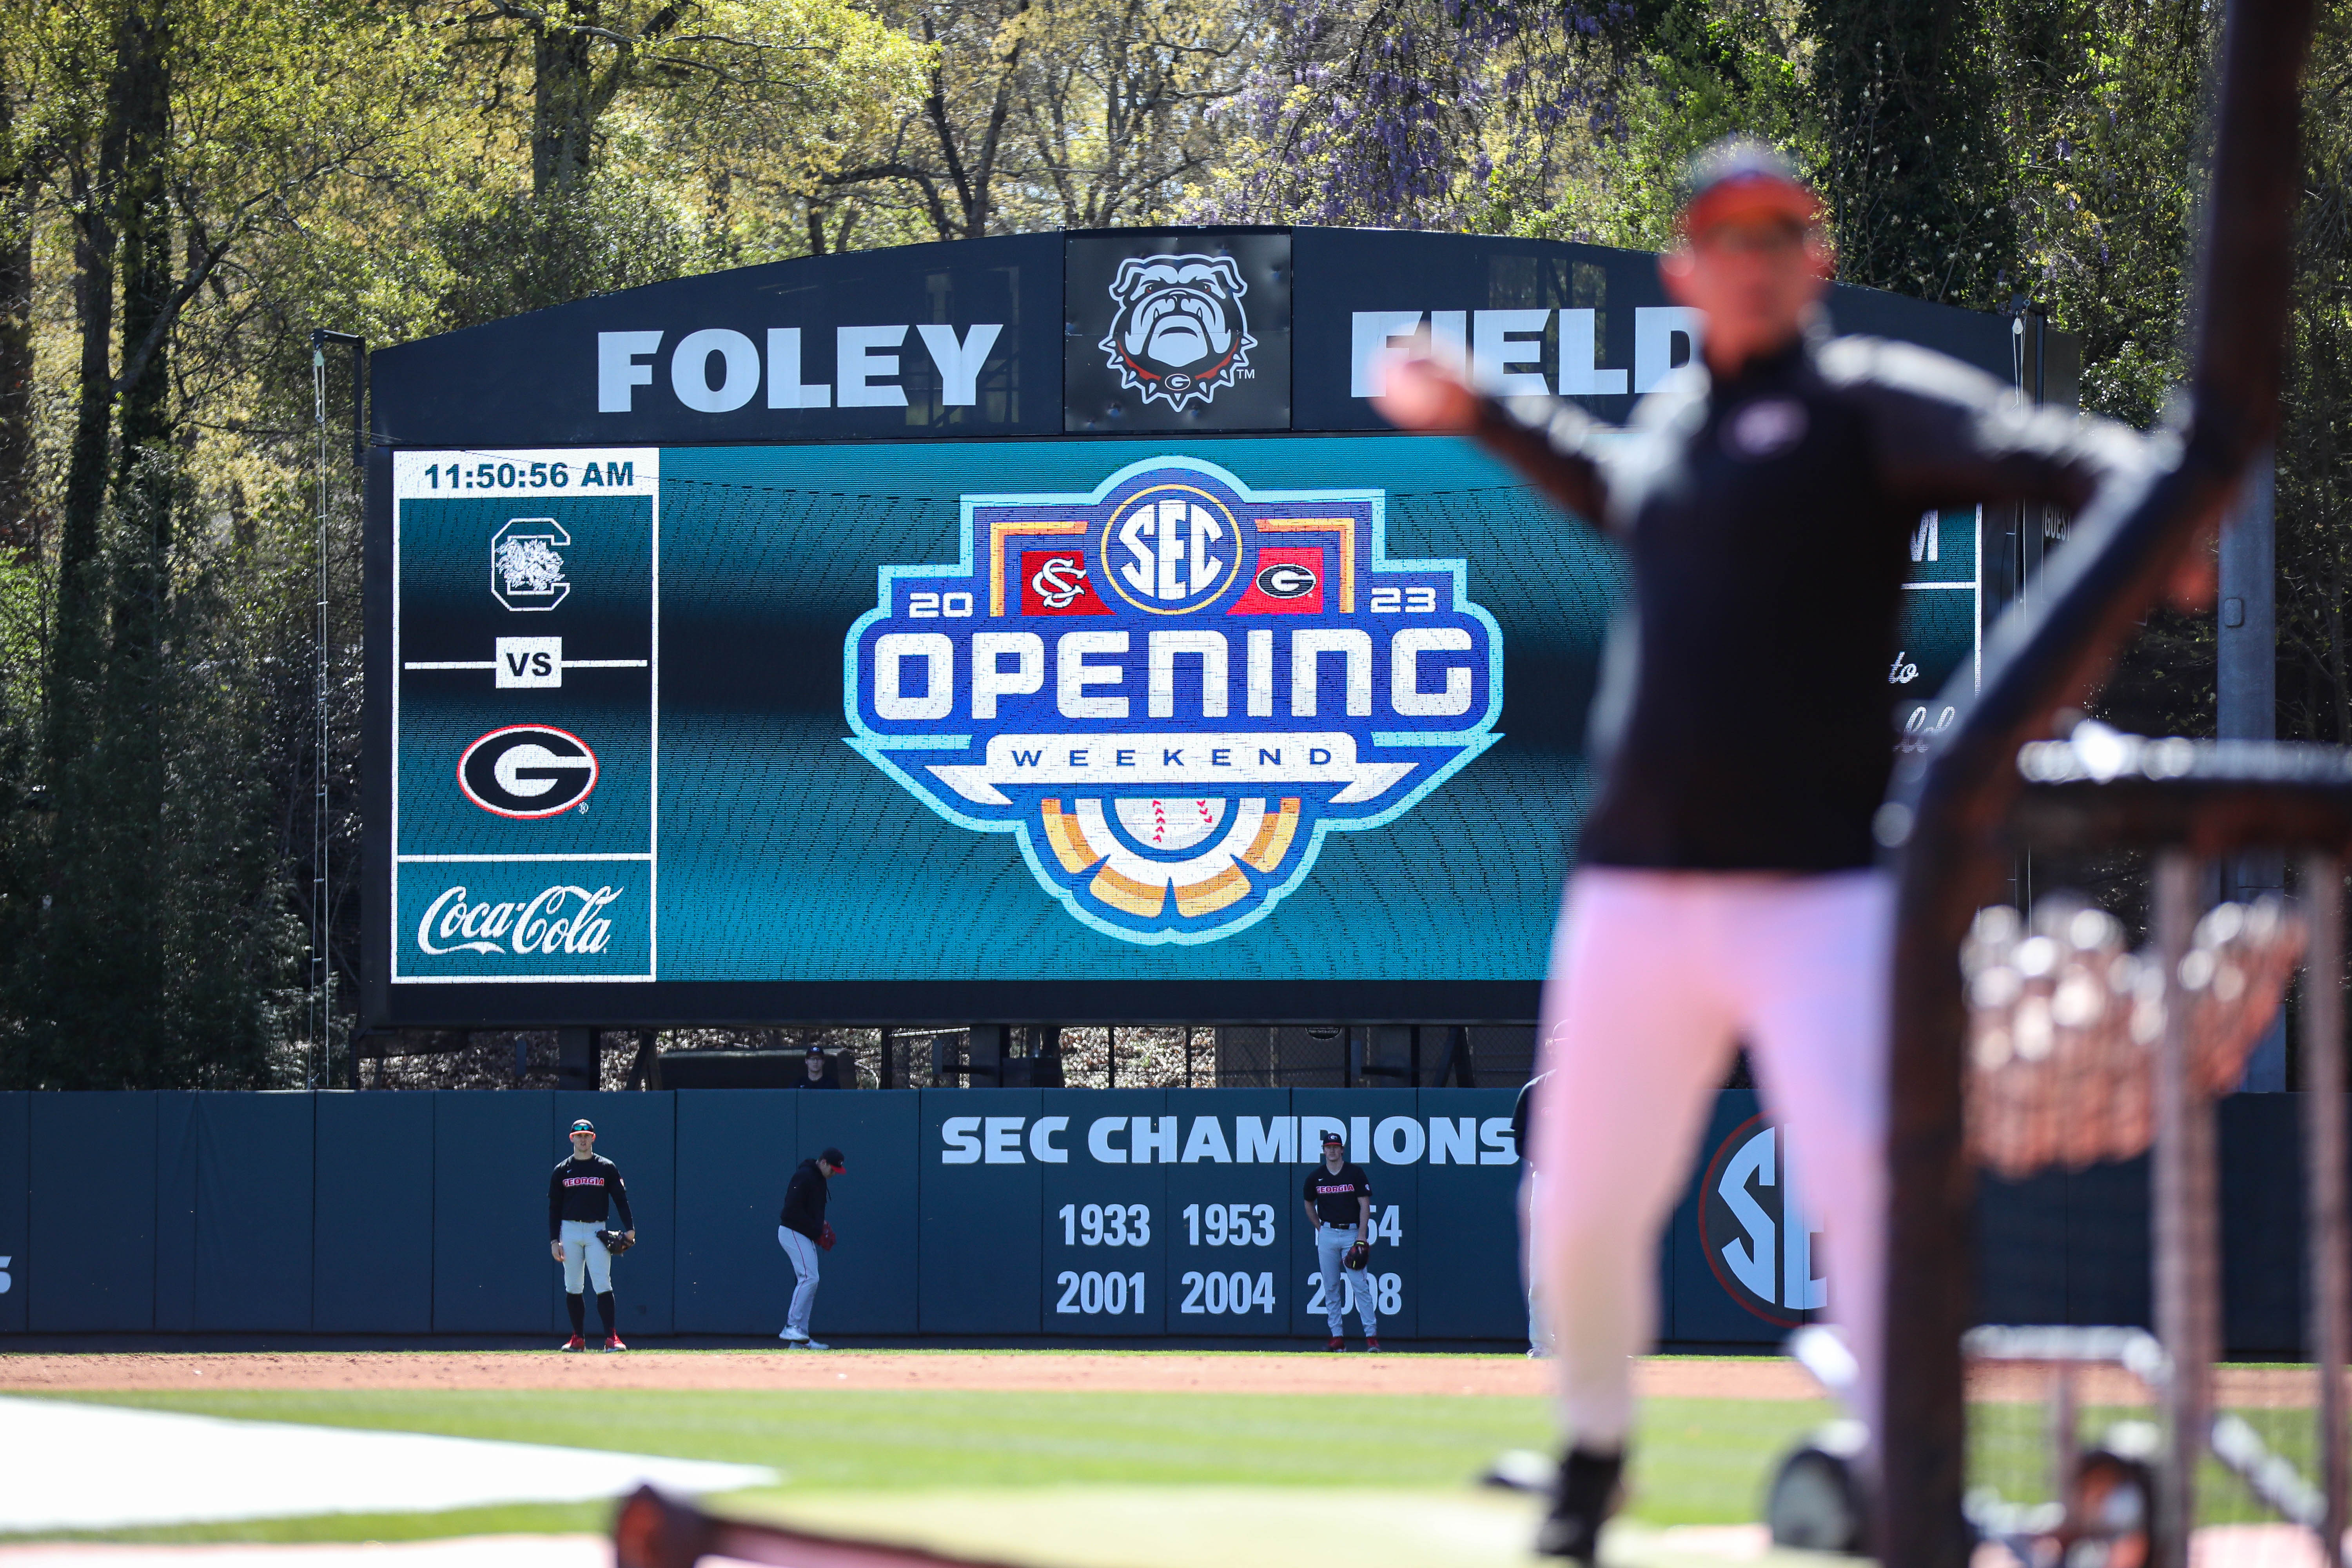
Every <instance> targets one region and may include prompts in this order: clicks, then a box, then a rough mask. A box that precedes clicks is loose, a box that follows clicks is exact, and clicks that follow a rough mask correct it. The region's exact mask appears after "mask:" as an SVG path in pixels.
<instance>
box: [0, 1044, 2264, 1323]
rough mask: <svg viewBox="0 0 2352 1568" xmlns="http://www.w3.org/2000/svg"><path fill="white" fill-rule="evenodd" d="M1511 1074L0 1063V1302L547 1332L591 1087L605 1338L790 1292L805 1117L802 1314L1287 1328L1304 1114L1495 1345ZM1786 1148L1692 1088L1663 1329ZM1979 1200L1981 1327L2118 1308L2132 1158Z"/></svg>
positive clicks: (2230, 1131)
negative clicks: (79, 1085) (479, 1084)
mask: <svg viewBox="0 0 2352 1568" xmlns="http://www.w3.org/2000/svg"><path fill="white" fill-rule="evenodd" d="M1513 1098H1514V1091H1512V1090H1509V1089H1113V1090H1095V1089H903V1090H895V1091H860V1092H843V1093H833V1094H804V1093H799V1092H795V1091H792V1090H761V1089H736V1090H699V1091H698V1090H684V1091H677V1092H671V1093H638V1094H588V1093H547V1092H520V1091H503V1092H436V1093H415V1094H410V1093H380V1094H379V1093H362V1094H353V1093H325V1094H308V1093H286V1094H230V1093H219V1094H214V1093H114V1094H23V1093H9V1094H0V1331H14V1332H24V1331H32V1332H46V1333H90V1332H110V1331H161V1332H181V1331H193V1332H229V1331H235V1332H270V1333H306V1332H307V1333H320V1334H362V1333H365V1334H432V1333H447V1334H533V1333H537V1334H547V1333H554V1332H557V1331H559V1330H560V1329H562V1326H563V1322H564V1314H563V1309H562V1300H561V1296H560V1289H561V1285H560V1280H559V1270H558V1268H557V1267H556V1266H555V1265H554V1263H553V1262H552V1261H551V1259H550V1258H549V1256H548V1251H547V1242H546V1209H545V1194H546V1187H547V1178H548V1173H549V1171H550V1169H551V1167H552V1166H553V1164H554V1163H555V1162H556V1160H558V1159H559V1158H561V1157H562V1154H563V1153H564V1150H565V1145H564V1142H563V1129H564V1128H565V1127H566V1126H567V1125H568V1124H569V1123H570V1121H572V1118H574V1117H576V1116H589V1117H592V1118H593V1119H594V1120H595V1121H596V1124H597V1127H598V1130H599V1138H598V1149H599V1151H600V1152H604V1153H605V1154H607V1155H610V1156H611V1157H612V1158H613V1159H614V1161H615V1162H616V1163H618V1164H619V1165H620V1167H621V1170H622V1173H623V1174H624V1176H625V1178H626V1180H627V1182H628V1185H629V1191H630V1194H631V1197H632V1201H633V1204H634V1206H635V1216H636V1222H637V1226H638V1231H639V1236H640V1241H639V1244H638V1246H637V1247H636V1248H635V1250H634V1251H632V1252H631V1253H630V1254H629V1255H628V1257H627V1258H624V1259H622V1260H621V1261H620V1263H619V1264H618V1265H617V1266H616V1278H617V1289H618V1295H619V1300H620V1302H621V1308H622V1314H623V1322H624V1325H625V1328H626V1329H627V1330H628V1331H631V1332H633V1333H637V1334H646V1335H656V1336H658V1335H664V1334H671V1333H677V1334H704V1335H730V1334H750V1335H765V1334H770V1333H772V1332H773V1331H774V1330H775V1328H776V1326H777V1325H778V1324H779V1323H780V1322H781V1321H782V1314H783V1310H784V1304H785V1301H786V1300H787V1298H788V1296H789V1294H790V1290H791V1275H790V1271H789V1269H788V1268H786V1266H785V1263H784V1259H783V1256H782V1251H781V1249H780V1248H779V1247H778V1246H777V1244H776V1240H775V1215H776V1210H777V1208H778V1206H779V1205H780V1203H781V1201H782V1193H783V1187H784V1183H785V1181H786V1179H787V1177H788V1176H789V1174H790V1173H791V1170H792V1168H793V1164H794V1163H797V1162H798V1160H799V1159H800V1158H802V1157H803V1155H804V1154H807V1153H810V1152H814V1151H815V1150H817V1149H820V1148H822V1147H824V1146H825V1145H827V1144H834V1145H837V1146H838V1147H840V1148H841V1149H842V1150H843V1151H844V1152H845V1154H846V1155H847V1158H848V1163H849V1171H848V1173H847V1175H846V1176H845V1177H844V1178H843V1179H841V1180H840V1181H838V1182H837V1183H835V1186H834V1195H833V1210H832V1215H833V1219H834V1223H835V1228H836V1229H837V1230H838V1231H839V1232H840V1235H841V1237H842V1240H841V1245H840V1246H839V1247H838V1248H837V1249H836V1250H835V1251H834V1252H833V1253H831V1254H829V1255H828V1256H827V1258H826V1259H825V1264H824V1270H825V1272H824V1287H823V1289H822V1290H821V1292H820V1294H819V1297H818V1304H817V1310H816V1327H817V1330H818V1331H819V1332H820V1333H835V1334H840V1335H843V1336H845V1337H853V1338H854V1337H856V1336H858V1335H867V1334H871V1335H890V1336H909V1335H922V1334H938V1335H942V1336H953V1337H957V1338H985V1337H996V1336H1016V1337H1017V1336H1035V1335H1045V1336H1051V1337H1055V1338H1074V1337H1082V1336H1103V1337H1118V1338H1127V1339H1136V1340H1152V1339H1158V1338H1163V1337H1181V1338H1186V1339H1192V1338H1199V1337H1208V1336H1231V1337H1247V1338H1254V1339H1262V1338H1265V1337H1268V1336H1282V1335H1294V1336H1298V1337H1301V1338H1302V1339H1314V1338H1319V1337H1320V1336H1321V1334H1322V1333H1323V1328H1322V1317H1321V1314H1320V1312H1319V1310H1312V1309H1313V1307H1314V1294H1315V1288H1316V1287H1315V1282H1314V1281H1313V1279H1311V1276H1313V1275H1314V1273H1315V1270H1316V1265H1315V1258H1314V1254H1313V1250H1312V1247H1311V1245H1310V1243H1309V1240H1308V1238H1307V1236H1306V1234H1305V1232H1306V1227H1305V1225H1304V1223H1303V1215H1302V1214H1301V1211H1300V1207H1299V1202H1298V1186H1299V1183H1300V1180H1301V1178H1302V1176H1303V1174H1304V1172H1305V1168H1306V1164H1307V1158H1302V1157H1301V1156H1302V1152H1303V1153H1304V1154H1305V1155H1306V1156H1307V1157H1311V1156H1312V1154H1313V1152H1314V1150H1315V1148H1316V1145H1317V1141H1318V1138H1319V1135H1320V1131H1321V1129H1322V1128H1323V1127H1324V1126H1326V1125H1329V1126H1334V1127H1336V1128H1338V1129H1339V1131H1341V1133H1342V1134H1343V1135H1344V1136H1346V1137H1347V1138H1348V1139H1349V1142H1350V1147H1351V1152H1353V1153H1354V1155H1355V1157H1356V1158H1357V1160H1358V1161H1359V1162H1360V1163H1362V1164H1363V1165H1364V1166H1365V1167H1366V1169H1367V1170H1368V1171H1369V1172H1370V1174H1371V1177H1372V1181H1373V1184H1374V1188H1375V1191H1376V1193H1377V1194H1378V1197H1379V1200H1380V1204H1381V1208H1382V1210H1383V1212H1382V1213H1381V1215H1380V1217H1379V1224H1380V1226H1381V1232H1382V1240H1381V1246H1380V1247H1379V1249H1378V1251H1377V1252H1376V1255H1375V1268H1374V1272H1375V1274H1376V1275H1378V1276H1380V1277H1381V1278H1380V1279H1379V1288H1380V1289H1381V1292H1382V1295H1383V1297H1384V1298H1385V1300H1384V1301H1383V1303H1382V1304H1383V1307H1384V1309H1385V1310H1383V1312H1382V1325H1381V1328H1382V1336H1383V1338H1394V1339H1396V1340H1398V1341H1410V1340H1415V1339H1422V1340H1433V1341H1445V1342H1466V1341H1489V1342H1502V1343H1510V1342H1517V1340H1518V1338H1519V1336H1520V1335H1521V1334H1522V1333H1523V1331H1524V1321H1525V1320H1524V1316H1523V1311H1522V1308H1521V1304H1520V1300H1519V1295H1518V1285H1517V1222H1516V1219H1515V1211H1514V1193H1515V1189H1516V1186H1517V1180H1518V1176H1519V1168H1518V1165H1517V1152H1516V1151H1515V1150H1514V1149H1513V1147H1512V1145H1511V1139H1510V1131H1509V1117H1510V1113H1511V1108H1512V1101H1513ZM2295 1106H2296V1101H2295V1097H2294V1096H2290V1095H2259V1096H2240V1097H2237V1098H2234V1099H2232V1100H2226V1101H2224V1102H2223V1104H2222V1106H2221V1115H2222V1131H2223V1137H2222V1150H2223V1161H2222V1186H2223V1200H2224V1205H2225V1212H2226V1214H2227V1215H2228V1216H2229V1217H2228V1219H2227V1222H2226V1223H2225V1225H2224V1226H2223V1236H2224V1250H2225V1255H2226V1268H2227V1278H2226V1280H2225V1295H2226V1316H2227V1333H2228V1339H2229V1342H2230V1344H2231V1347H2232V1348H2233V1349H2235V1350H2237V1351H2240V1352H2248V1353H2263V1352H2269V1353H2280V1352H2291V1351H2292V1350H2293V1349H2294V1345H2295V1342H2296V1339H2297V1329H2298V1323H2299V1318H2300V1310H2299V1306H2298V1303H2299V1301H2300V1300H2301V1292H2302V1285H2301V1279H2302V1274H2301V1268H2300V1265H2299V1262H2298V1256H2297V1236H2298V1227H2299V1226H2300V1224H2301V1219H2300V1215H2301V1205H2300V1202H2299V1183H2298V1180H2297V1177H2296V1169H2297V1166H2296V1160H2297V1157H2298V1156H2297V1138H2296V1129H2297V1126H2298V1121H2297V1118H2296V1110H2295ZM1782 1152H1783V1151H1781V1150H1780V1148H1779V1146H1778V1144H1777V1140H1776V1135H1775V1133H1774V1131H1773V1130H1772V1129H1770V1128H1769V1126H1768V1125H1766V1124H1764V1123H1763V1122H1761V1121H1760V1120H1759V1118H1758V1117H1757V1107H1756V1102H1755V1098H1754V1096H1753V1095H1752V1094H1749V1093H1748V1092H1746V1091H1741V1090H1733V1091H1727V1092H1726V1093H1725V1094H1724V1095H1723V1096H1721V1098H1720V1100H1718V1103H1717V1107H1716V1110H1715V1113H1714V1116H1713V1119H1712V1121H1711V1124H1710V1126H1709V1129H1708V1133H1707V1137H1706V1141H1705V1142H1704V1144H1703V1145H1702V1148H1701V1149H1700V1150H1699V1151H1698V1154H1699V1160H1698V1162H1697V1164H1696V1170H1695V1173H1694V1179H1693V1183H1692V1185H1691V1187H1690V1189H1689V1190H1688V1191H1687V1192H1686V1193H1685V1197H1684V1199H1683V1201H1682V1203H1681V1204H1680V1205H1678V1206H1677V1208H1676V1210H1675V1217H1674V1221H1673V1225H1672V1227H1671V1231H1670V1234H1669V1236H1668V1237H1667V1240H1666V1243H1665V1246H1664V1248H1663V1249H1662V1254H1661V1258H1660V1263H1659V1267H1660V1279H1661V1286H1662V1290H1661V1300H1662V1302H1663V1303H1664V1322H1663V1324H1662V1337H1663V1338H1664V1340H1665V1341H1666V1342H1668V1343H1669V1344H1674V1343H1684V1344H1726V1343H1758V1344H1765V1343H1770V1342H1774V1341H1777V1340H1778V1339H1779V1338H1780V1337H1781V1336H1782V1335H1783V1334H1784V1333H1785V1332H1786V1331H1787V1325H1788V1324H1789V1323H1790V1322H1793V1321H1801V1319H1803V1318H1804V1317H1806V1316H1809V1315H1811V1309H1812V1307H1813V1306H1814V1305H1816V1304H1817V1303H1818V1301H1819V1300H1820V1299H1821V1298H1822V1292H1823V1289H1824V1286H1823V1282H1822V1280H1820V1279H1818V1278H1817V1277H1816V1273H1815V1270H1816V1269H1817V1268H1818V1263H1817V1261H1816V1243H1817V1240H1818V1237H1817V1236H1816V1235H1815V1234H1814V1233H1812V1232H1811V1226H1810V1224H1809V1223H1808V1222H1806V1221H1805V1220H1804V1219H1803V1218H1802V1215H1801V1209H1802V1205H1801V1204H1800V1205H1798V1208H1799V1216H1798V1222H1797V1223H1796V1224H1795V1225H1790V1223H1788V1222H1789V1218H1790V1211H1789V1207H1788V1205H1786V1204H1784V1203H1783V1202H1782V1201H1781V1194H1782V1193H1783V1192H1784V1190H1785V1188H1784V1185H1783V1184H1781V1183H1779V1182H1776V1180H1775V1179H1774V1178H1775V1175H1776V1173H1777V1172H1778V1167H1779V1166H1780V1164H1781V1163H1782V1162H1781V1161H1780V1159H1779V1158H1778V1156H1779V1155H1780V1153H1782ZM1799 1161H1800V1165H1801V1155H1800V1156H1799ZM1114 1211H1116V1213H1115V1214H1114ZM1982 1212H1983V1215H1984V1220H1985V1226H1984V1229H1985V1253H1986V1268H1985V1269H1984V1275H1985V1284H1984V1288H1983V1292H1982V1301H1983V1316H1984V1318H1985V1320H1986V1321H2001V1322H2029V1321H2031V1322H2077V1323H2114V1322H2124V1323H2145V1322H2146V1321H2147V1302H2148V1295H2147V1205H2146V1167H2145V1163H2141V1162H2134V1163H2127V1164H2123V1165H2117V1166H2110V1167H2100V1168H2098V1169H2095V1170H2093V1171H2091V1172H2087V1173H2082V1174H2078V1175H2073V1176H2053V1177H2046V1178H2041V1179H2037V1180H2035V1181H2032V1182H2028V1183H2020V1184H1990V1185H1989V1186H1988V1188H1987V1190H1986V1193H1985V1197H1984V1202H1983V1205H1982ZM1114 1276H1115V1277H1116V1278H1117V1279H1118V1284H1117V1285H1116V1286H1114V1285H1113V1284H1112V1283H1111V1280H1112V1279H1113V1277H1114ZM1353 1326H1354V1320H1353V1318H1352V1317H1351V1318H1350V1327H1351V1329H1352V1328H1353Z"/></svg>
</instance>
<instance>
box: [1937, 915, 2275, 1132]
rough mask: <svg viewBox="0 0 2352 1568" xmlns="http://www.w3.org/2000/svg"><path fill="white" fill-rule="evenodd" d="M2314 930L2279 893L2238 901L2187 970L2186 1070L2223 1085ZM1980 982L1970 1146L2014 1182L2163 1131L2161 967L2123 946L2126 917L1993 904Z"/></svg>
mask: <svg viewBox="0 0 2352 1568" xmlns="http://www.w3.org/2000/svg"><path fill="white" fill-rule="evenodd" d="M2304 940H2305V931H2304V927H2303V922H2302V921H2300V920H2299V919H2298V918H2296V917H2295V916H2294V914H2292V913H2291V912H2290V911H2288V910H2287V909H2286V908H2285V906H2284V904H2283V903H2282V902H2281V901H2280V900H2276V899H2269V898H2265V899H2261V900H2256V901H2254V902H2253V903H2252V904H2238V903H2226V904H2222V905H2220V906H2218V907H2217V908H2215V909H2213V910H2210V911H2209V912H2208V913H2207V914H2206V916H2205V917H2204V919H2202V920H2201V921H2199V922H2198V923H2197V928H2196V931H2195V932H2194V934H2193V935H2192V937H2191V939H2190V946H2189V952H2188V954H2187V955H2186V956H2184V957H2183V958H2182V960H2181V961H2180V970H2179V996H2180V997H2181V998H2182V1001H2183V1003H2184V1005H2186V1006H2187V1007H2188V1009H2189V1047H2190V1061H2191V1066H2190V1071H2191V1075H2192V1079H2193V1081H2194V1082H2195V1083H2196V1085H2197V1086H2198V1088H2199V1089H2201V1090H2202V1091H2203V1092H2204V1093H2206V1094H2220V1093H2222V1092H2224V1091H2226V1090H2227V1089H2229V1088H2230V1087H2231V1085H2233V1084H2235V1083H2236V1082H2237V1080H2238V1077H2239V1075H2240V1073H2241V1072H2242V1070H2243V1069H2244V1067H2245V1062H2246V1057H2247V1055H2248V1054H2249V1053H2250V1052H2251V1051H2252V1049H2253V1047H2254V1046H2255V1045H2256V1044H2257V1043H2258V1042H2259V1041H2260V1040H2261V1039H2262V1037H2263V1033H2264V1031H2266V1030H2267V1029H2268V1028H2269V1027H2270V1025H2271V1021H2272V1019H2273V1017H2275V1016H2277V1013H2278V1008H2279V1002H2280V999H2281V997H2282V996H2283V995H2284V992H2285V989H2286V983H2287V980H2288V979H2289V977H2290V976H2291V975H2292V974H2293V973H2294V967H2295V965H2296V964H2297V963H2300V962H2301V961H2302V957H2303V949H2304ZM1961 966H1962V968H1963V970H1964V971H1965V973H1966V974H1967V976H1968V984H1969V1080H1968V1089H1969V1105H1968V1116H1969V1145H1970V1148H1971V1149H1972V1151H1973V1152H1974V1153H1975V1154H1976V1156H1977V1158H1978V1159H1979V1161H1981V1162H1982V1163H1984V1164H1985V1165H1986V1166H1988V1167H1989V1168H1990V1169H1992V1170H1994V1171H1997V1172H1999V1173H2001V1174H2003V1175H2006V1176H2021V1175H2025V1174H2028V1173H2032V1172H2034V1171H2039V1170H2045V1169H2050V1168H2053V1167H2063V1168H2066V1169H2073V1170H2079V1169H2081V1168H2082V1167H2084V1166H2085V1165H2089V1164H2091V1163H2094V1162H2096V1161H2101V1160H2124V1159H2129V1158H2131V1157H2132V1156H2133V1155H2135V1154H2139V1153H2142V1152H2146V1151H2147V1147H2148V1145H2149V1144H2150V1142H2152V1141H2153V1140H2154V1137H2155V1120H2154V1118H2155V1104H2156V1092H2155V1079H2156V1047H2157V1046H2158V1042H2159V1040H2160V1039H2161V1038H2162V1036H2163V1033H2164V1016H2165V1005H2166V994H2165V993H2166V986H2165V974H2164V966H2163V964H2162V963H2161V961H2160V960H2159V959H2158V958H2157V957H2155V956H2154V955H2152V954H2149V953H2145V952H2138V953H2136V952H2127V951H2126V950H2125V947H2124V928H2123V923H2122V922H2121V921H2118V920H2116V918H2115V917H2114V916H2113V915H2111V914H2108V913H2107V912H2106V911H2105V910H2100V909H2095V908H2093V907H2092V906H2091V905H2089V904H2087V903H2085V902H2084V901H2083V900H2081V899H2079V898H2076V897H2072V896H2067V895H2058V894H2053V895H2052V896H2051V897H2049V898H2045V899H2043V900H2041V901H2039V902H2038V903H2037V904H2035V906H2034V909H2033V913H2032V919H2031V920H2028V919H2027V918H2026V917H2024V916H2022V915H2021V914H2020V913H2019V912H2018V911H2017V910H2013V909H2011V908H2008V907H2007V906H2005V905H1995V906H1994V907H1992V908H1990V909H1987V910H1981V911H1980V912H1979V914H1978V916H1977V918H1976V923H1975V925H1974V926H1973V927H1972V928H1971V930H1970V931H1969V942H1968V945H1967V946H1966V947H1965V948H1964V949H1963V950H1962V952H1961Z"/></svg>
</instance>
